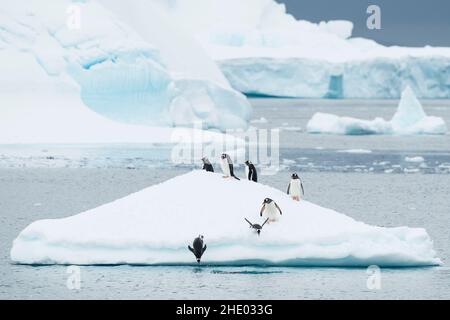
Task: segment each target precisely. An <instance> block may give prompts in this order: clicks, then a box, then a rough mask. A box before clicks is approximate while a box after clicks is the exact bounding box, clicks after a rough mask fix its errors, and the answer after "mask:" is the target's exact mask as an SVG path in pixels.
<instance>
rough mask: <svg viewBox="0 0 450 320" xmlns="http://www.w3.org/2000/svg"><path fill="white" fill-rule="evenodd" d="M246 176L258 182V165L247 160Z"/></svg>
mask: <svg viewBox="0 0 450 320" xmlns="http://www.w3.org/2000/svg"><path fill="white" fill-rule="evenodd" d="M245 176H246V177H247V178H248V180H250V181H254V182H258V173H257V172H256V167H255V165H254V164H253V163H252V162H251V161H249V160H247V161H245Z"/></svg>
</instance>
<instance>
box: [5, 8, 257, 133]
mask: <svg viewBox="0 0 450 320" xmlns="http://www.w3.org/2000/svg"><path fill="white" fill-rule="evenodd" d="M124 6H126V9H125V8H123V7H124ZM73 7H75V8H76V10H78V11H74V12H78V13H79V15H80V21H79V25H78V26H77V25H70V23H69V22H70V19H71V15H72V14H74V13H73V12H72V11H73V10H75V9H73ZM68 9H69V10H68ZM162 16H163V15H162V14H159V13H158V11H157V9H156V8H155V9H154V10H153V9H152V7H151V3H150V2H147V1H144V2H142V1H133V2H132V3H126V4H125V3H124V2H123V1H121V5H120V4H118V3H117V2H114V1H94V0H88V1H75V0H73V1H70V0H61V1H43V0H32V1H25V0H18V1H15V2H11V3H8V4H5V5H4V6H2V8H0V56H1V59H0V70H1V71H2V72H1V73H0V97H1V101H2V102H1V109H0V118H4V117H7V116H8V115H10V114H12V113H17V114H20V113H21V112H22V121H23V122H30V121H31V120H27V119H26V118H27V109H29V110H33V109H34V110H33V112H34V113H36V114H38V113H39V109H42V113H43V114H45V113H46V112H45V110H49V109H54V111H55V115H58V114H60V113H64V111H63V110H64V109H65V108H66V107H67V105H66V103H64V99H60V97H61V95H65V96H66V97H67V96H69V94H68V91H71V93H70V95H71V98H70V99H69V101H68V103H67V104H69V105H70V104H71V101H70V100H78V101H77V103H79V104H80V105H84V106H86V107H87V108H89V109H90V110H93V111H95V112H96V113H97V114H100V115H101V116H103V117H106V118H109V119H110V120H114V121H116V122H120V123H126V124H131V125H142V126H160V127H170V126H192V125H193V124H197V123H202V125H203V127H204V128H207V129H209V128H214V129H219V130H222V131H224V130H226V129H237V128H239V129H245V128H246V127H247V126H248V121H249V120H250V114H251V106H250V104H249V102H248V101H247V99H246V98H245V96H243V95H242V94H241V93H239V92H237V91H235V90H233V89H232V88H231V87H230V85H229V83H228V81H227V80H226V79H225V77H224V76H223V74H222V72H221V71H220V69H219V68H218V67H217V65H216V64H215V63H214V62H213V61H212V60H211V58H209V56H208V55H207V54H206V53H205V52H204V50H203V49H202V48H201V47H200V46H199V45H198V44H197V42H196V41H195V40H194V39H192V38H191V37H190V36H189V35H184V34H182V33H181V31H180V30H178V29H177V28H176V27H174V26H172V25H171V24H170V23H168V22H167V21H165V20H164V18H163V17H162ZM38 69H40V70H41V71H39V70H38ZM37 74H38V76H39V78H38V79H35V78H34V77H36V75H37ZM43 80H44V81H43ZM42 81H43V84H40V82H42ZM68 82H70V84H69V85H67V83H68ZM80 98H81V99H80ZM25 102H27V103H25ZM24 104H26V109H25V110H20V108H22V107H23V106H24ZM58 108H59V110H57V109H58ZM87 108H86V109H87ZM85 113H86V112H85ZM41 118H42V117H41ZM90 119H92V117H90ZM54 120H55V122H57V119H54ZM42 125H43V126H45V123H43V124H42ZM79 125H81V124H79ZM50 126H51V125H50ZM99 126H101V124H99ZM19 134H20V133H19ZM112 134H114V133H112Z"/></svg>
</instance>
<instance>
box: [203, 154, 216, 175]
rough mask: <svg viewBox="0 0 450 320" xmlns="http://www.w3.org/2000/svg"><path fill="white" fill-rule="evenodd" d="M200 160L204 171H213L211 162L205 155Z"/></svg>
mask: <svg viewBox="0 0 450 320" xmlns="http://www.w3.org/2000/svg"><path fill="white" fill-rule="evenodd" d="M202 161H203V170H205V171H206V172H214V167H213V165H212V164H211V162H209V159H208V158H207V157H204V158H203V159H202Z"/></svg>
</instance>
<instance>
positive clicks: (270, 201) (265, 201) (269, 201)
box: [264, 198, 273, 204]
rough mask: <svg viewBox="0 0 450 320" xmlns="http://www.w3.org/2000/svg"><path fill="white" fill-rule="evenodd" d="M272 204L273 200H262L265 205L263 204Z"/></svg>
mask: <svg viewBox="0 0 450 320" xmlns="http://www.w3.org/2000/svg"><path fill="white" fill-rule="evenodd" d="M272 202H273V200H272V199H270V198H265V199H264V203H265V204H269V203H272Z"/></svg>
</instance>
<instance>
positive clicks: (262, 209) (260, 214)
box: [259, 204, 266, 217]
mask: <svg viewBox="0 0 450 320" xmlns="http://www.w3.org/2000/svg"><path fill="white" fill-rule="evenodd" d="M265 207H266V205H265V204H264V205H263V206H262V208H261V212H260V213H259V216H260V217H262V214H263V211H264V208H265Z"/></svg>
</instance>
